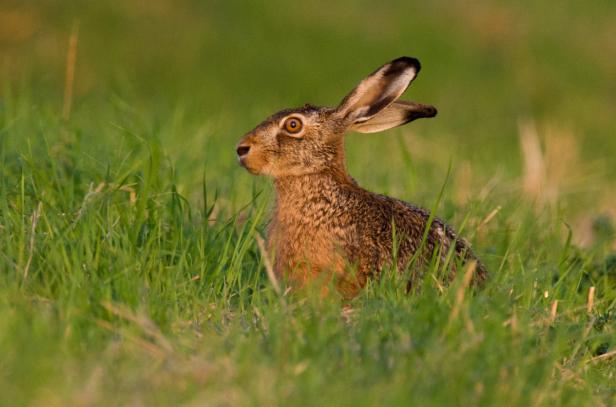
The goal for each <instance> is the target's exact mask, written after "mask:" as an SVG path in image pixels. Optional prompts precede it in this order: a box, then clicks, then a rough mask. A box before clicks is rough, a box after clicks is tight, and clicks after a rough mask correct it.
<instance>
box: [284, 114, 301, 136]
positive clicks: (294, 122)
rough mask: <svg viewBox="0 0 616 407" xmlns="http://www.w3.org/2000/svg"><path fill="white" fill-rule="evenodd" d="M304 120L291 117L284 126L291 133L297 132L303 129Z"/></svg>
mask: <svg viewBox="0 0 616 407" xmlns="http://www.w3.org/2000/svg"><path fill="white" fill-rule="evenodd" d="M302 127H303V124H302V121H301V120H300V119H299V118H297V117H289V118H288V119H287V120H285V122H284V128H285V130H286V131H288V132H289V133H291V134H297V133H299V132H300V131H301V130H302Z"/></svg>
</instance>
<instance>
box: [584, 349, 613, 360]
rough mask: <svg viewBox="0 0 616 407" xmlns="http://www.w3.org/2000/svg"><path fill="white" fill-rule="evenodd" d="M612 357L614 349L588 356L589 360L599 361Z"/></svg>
mask: <svg viewBox="0 0 616 407" xmlns="http://www.w3.org/2000/svg"><path fill="white" fill-rule="evenodd" d="M613 357H616V350H613V351H611V352H607V353H604V354H603V355H598V356H595V357H592V358H590V362H599V361H602V360H607V359H611V358H613Z"/></svg>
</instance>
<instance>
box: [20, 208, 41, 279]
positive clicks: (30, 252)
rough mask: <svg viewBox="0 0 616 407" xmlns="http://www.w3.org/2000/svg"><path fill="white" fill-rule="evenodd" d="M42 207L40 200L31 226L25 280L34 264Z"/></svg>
mask: <svg viewBox="0 0 616 407" xmlns="http://www.w3.org/2000/svg"><path fill="white" fill-rule="evenodd" d="M42 209H43V202H39V203H38V205H37V206H36V209H35V210H34V212H32V223H31V227H30V244H29V247H28V261H26V266H25V267H24V273H23V275H24V280H26V279H27V278H28V273H29V272H30V265H31V264H32V257H34V243H35V242H36V240H35V238H36V225H37V224H38V221H39V218H40V216H41V210H42Z"/></svg>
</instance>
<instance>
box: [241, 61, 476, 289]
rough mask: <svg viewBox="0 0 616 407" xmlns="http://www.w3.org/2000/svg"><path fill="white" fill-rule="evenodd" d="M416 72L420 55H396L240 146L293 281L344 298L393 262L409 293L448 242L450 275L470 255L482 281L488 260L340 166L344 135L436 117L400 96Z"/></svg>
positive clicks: (279, 263) (277, 265)
mask: <svg viewBox="0 0 616 407" xmlns="http://www.w3.org/2000/svg"><path fill="white" fill-rule="evenodd" d="M419 70H420V64H419V61H418V60H417V59H415V58H410V57H401V58H397V59H395V60H393V61H391V62H389V63H387V64H385V65H383V66H381V67H380V68H379V69H377V70H376V71H374V72H373V73H372V74H371V75H369V76H368V77H366V78H365V79H364V80H362V81H361V82H360V83H359V84H358V85H357V86H356V87H355V89H353V90H352V91H351V92H350V93H349V94H348V95H347V96H346V97H345V98H344V99H343V100H342V102H341V103H340V104H339V105H338V107H335V108H331V107H316V106H312V105H310V104H307V105H305V106H304V107H301V108H296V109H286V110H282V111H280V112H278V113H276V114H274V115H272V116H270V117H269V118H267V119H266V120H265V121H264V122H262V123H261V124H259V125H258V126H257V127H256V128H255V129H254V130H252V131H250V132H248V133H247V134H246V135H245V136H244V137H243V138H242V139H241V141H240V142H239V143H238V145H237V149H236V152H237V156H238V159H239V162H240V164H241V165H242V166H243V167H245V168H246V169H247V170H248V171H249V172H250V173H252V174H255V175H266V176H269V177H271V178H273V182H274V186H275V191H276V203H275V207H274V211H273V216H272V219H271V222H270V224H269V230H268V246H269V249H270V250H271V252H272V253H274V255H275V262H274V272H275V273H276V274H277V275H279V276H281V277H286V278H287V279H288V281H289V282H291V284H292V286H294V285H300V286H302V285H305V284H306V283H308V282H311V281H319V280H320V281H324V282H328V281H331V279H332V278H333V279H334V281H335V284H336V288H337V290H338V291H339V292H340V293H341V294H342V295H343V296H344V297H353V296H355V295H356V294H357V293H358V292H359V291H360V289H361V288H362V287H363V286H364V285H365V284H366V281H367V280H368V278H370V277H371V276H378V274H379V271H380V270H381V269H383V268H384V267H392V266H397V268H398V269H399V270H401V271H404V270H407V268H410V269H411V271H412V272H411V277H410V279H409V284H408V285H407V291H408V290H410V288H411V287H412V286H413V283H414V281H416V280H417V277H418V276H419V275H421V273H420V270H421V268H422V267H425V266H426V265H427V263H428V262H429V261H430V260H431V259H432V256H434V255H437V256H440V257H441V264H442V261H444V260H445V258H446V257H447V255H448V253H449V252H450V249H451V251H452V252H454V253H455V257H454V260H457V261H452V262H451V263H452V264H451V266H449V268H448V270H447V271H448V275H449V278H452V276H453V275H454V274H455V271H456V267H457V265H459V264H460V263H462V262H465V261H469V260H473V261H476V268H475V274H474V276H473V277H474V282H476V283H481V282H483V281H484V280H485V278H486V276H487V271H486V269H485V267H484V266H483V265H482V264H481V263H480V262H479V261H478V259H477V258H476V257H475V255H474V254H473V252H472V251H471V248H470V247H469V244H468V243H467V242H466V241H465V240H463V239H461V238H459V237H458V236H457V235H456V233H455V232H454V231H453V230H452V229H451V228H450V227H449V226H447V225H445V224H444V223H443V222H442V221H441V220H439V219H438V218H433V219H430V214H429V212H428V211H426V210H424V209H421V208H418V207H416V206H414V205H411V204H409V203H406V202H403V201H401V200H398V199H395V198H390V197H388V196H384V195H379V194H375V193H372V192H370V191H367V190H365V189H363V188H362V187H360V186H359V185H358V184H357V182H355V180H354V179H353V178H351V176H349V174H348V173H347V170H346V167H345V158H344V135H345V133H346V132H348V131H356V132H360V133H373V132H378V131H382V130H387V129H390V128H393V127H396V126H401V125H403V124H406V123H408V122H411V121H413V120H415V119H419V118H422V117H434V116H435V115H436V109H435V108H434V107H433V106H429V105H424V104H420V103H415V102H409V101H401V100H398V98H399V97H400V95H402V93H403V92H404V91H405V90H406V88H407V87H408V86H409V85H410V83H411V82H412V81H413V79H415V77H416V76H417V73H418V72H419ZM428 223H430V224H428ZM424 232H425V233H424ZM394 262H395V263H396V264H394ZM410 263H413V264H410ZM324 287H325V286H324Z"/></svg>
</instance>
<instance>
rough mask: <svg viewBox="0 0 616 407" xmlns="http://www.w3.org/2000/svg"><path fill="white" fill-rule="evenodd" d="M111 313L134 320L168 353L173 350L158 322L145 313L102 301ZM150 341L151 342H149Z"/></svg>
mask: <svg viewBox="0 0 616 407" xmlns="http://www.w3.org/2000/svg"><path fill="white" fill-rule="evenodd" d="M101 305H102V306H103V308H105V309H106V310H107V311H109V312H110V313H112V314H114V315H117V316H118V317H120V318H122V319H125V320H127V321H130V322H133V323H134V324H136V325H137V326H138V327H140V328H141V329H142V330H143V332H145V333H146V334H147V335H149V336H151V337H152V338H154V339H155V340H156V343H157V344H158V345H159V346H160V348H162V350H164V351H165V352H167V353H171V352H173V347H172V346H171V343H170V342H169V341H168V340H167V338H166V337H165V335H163V333H162V332H161V331H160V329H159V328H158V327H157V326H156V324H155V323H154V322H153V321H152V320H151V319H150V318H148V317H147V316H146V315H144V314H135V313H134V312H133V311H131V310H130V309H128V308H127V307H125V306H122V305H119V304H118V305H116V304H112V303H110V302H103V303H101ZM148 343H149V342H148Z"/></svg>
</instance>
